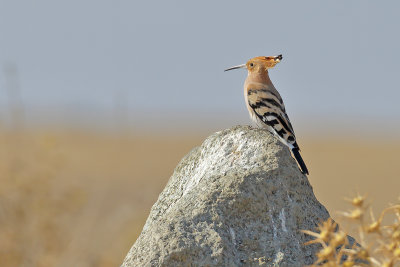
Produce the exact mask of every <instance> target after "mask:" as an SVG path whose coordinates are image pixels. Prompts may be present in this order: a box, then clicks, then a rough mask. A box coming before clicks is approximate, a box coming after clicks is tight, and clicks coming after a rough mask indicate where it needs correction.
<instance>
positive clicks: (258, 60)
mask: <svg viewBox="0 0 400 267" xmlns="http://www.w3.org/2000/svg"><path fill="white" fill-rule="evenodd" d="M281 60H282V55H278V56H274V57H254V58H252V59H250V60H249V61H247V63H246V64H242V65H238V66H234V67H231V68H228V69H226V70H225V71H228V70H235V69H247V70H248V71H249V72H260V71H266V70H268V69H272V68H273V67H275V65H276V64H278V63H279V62H281Z"/></svg>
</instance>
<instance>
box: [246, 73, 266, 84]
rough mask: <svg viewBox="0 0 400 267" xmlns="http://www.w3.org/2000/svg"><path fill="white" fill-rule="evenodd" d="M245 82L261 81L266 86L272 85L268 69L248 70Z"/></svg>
mask: <svg viewBox="0 0 400 267" xmlns="http://www.w3.org/2000/svg"><path fill="white" fill-rule="evenodd" d="M245 83H246V84H251V83H262V84H265V85H267V86H270V85H272V82H271V79H270V78H269V75H268V70H263V71H254V72H249V73H248V75H247V78H246V82H245Z"/></svg>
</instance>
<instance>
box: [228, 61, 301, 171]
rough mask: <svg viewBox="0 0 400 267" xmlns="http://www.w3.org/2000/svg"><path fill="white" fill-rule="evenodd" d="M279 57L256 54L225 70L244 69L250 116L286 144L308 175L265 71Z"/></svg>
mask: <svg viewBox="0 0 400 267" xmlns="http://www.w3.org/2000/svg"><path fill="white" fill-rule="evenodd" d="M281 60H282V55H278V56H275V57H255V58H252V59H250V60H249V61H247V63H246V64H243V65H238V66H234V67H231V68H229V69H226V70H225V71H228V70H234V69H241V68H243V69H247V71H248V75H247V78H246V81H245V83H244V98H245V101H246V106H247V109H248V111H249V113H250V117H251V119H252V120H253V121H254V122H255V123H256V125H257V126H258V127H260V128H264V129H267V130H268V131H270V132H271V133H272V134H274V135H275V136H277V137H278V138H279V139H280V140H281V141H282V143H284V144H285V145H286V146H288V147H289V148H290V149H291V151H292V153H293V155H294V158H295V159H296V160H297V162H298V164H299V165H300V168H301V171H302V172H303V173H304V174H308V170H307V167H306V164H305V163H304V161H303V159H302V157H301V155H300V148H299V146H298V144H297V142H296V136H295V134H294V131H293V127H292V124H291V123H290V120H289V117H288V115H287V114H286V110H285V105H284V104H283V100H282V97H281V95H280V94H279V92H278V91H277V90H276V89H275V86H274V85H273V84H272V82H271V79H270V78H269V75H268V70H269V69H272V68H273V67H275V65H276V64H278V63H279V62H280V61H281Z"/></svg>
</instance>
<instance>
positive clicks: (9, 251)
mask: <svg viewBox="0 0 400 267" xmlns="http://www.w3.org/2000/svg"><path fill="white" fill-rule="evenodd" d="M205 137H206V135H203V136H200V135H199V136H183V137H182V136H175V137H174V136H166V137H165V136H164V137H163V138H160V137H159V136H148V135H147V136H146V135H140V136H139V135H111V134H105V133H88V132H82V131H78V130H66V131H61V130H59V131H55V130H42V131H30V132H26V133H24V134H23V135H22V134H20V135H15V134H11V133H7V132H5V131H4V130H3V131H0V147H2V150H1V154H0V179H1V185H2V186H1V188H0V236H1V237H2V238H1V239H0V265H1V266H118V265H119V264H121V262H122V260H123V258H124V256H125V255H126V253H127V251H128V250H129V248H130V246H131V245H132V244H133V242H134V241H135V240H136V238H137V236H138V234H139V233H140V231H141V228H142V227H143V224H144V221H145V219H146V217H147V215H148V212H149V210H150V207H151V205H152V204H153V203H154V202H155V200H156V199H157V196H158V194H159V192H160V191H161V190H162V189H163V187H164V186H165V183H166V182H167V180H168V178H169V177H170V175H171V174H172V172H173V169H174V167H175V166H176V164H177V163H178V162H179V160H180V159H181V158H182V156H183V155H185V154H186V153H187V152H188V151H190V150H191V148H193V147H194V146H196V145H199V144H200V143H201V141H202V140H203V139H204V138H205ZM301 145H302V147H303V154H304V158H305V160H306V162H307V163H308V165H309V169H310V171H311V176H310V180H311V184H313V186H314V192H315V193H316V195H317V198H318V199H319V200H321V202H322V203H323V204H324V205H325V206H326V207H327V208H328V210H330V211H332V210H343V209H344V204H343V203H340V201H337V199H339V198H340V197H341V196H344V195H349V194H350V193H351V192H353V190H354V189H357V190H360V191H362V192H370V195H369V196H370V197H371V198H372V199H373V200H374V203H375V204H376V205H375V206H376V208H377V209H378V210H382V209H383V207H384V205H386V203H388V202H390V201H392V202H393V201H394V200H395V199H396V197H397V195H398V188H400V185H399V180H398V174H399V173H400V164H397V162H396V161H397V158H398V156H397V153H398V151H399V149H400V142H394V141H390V142H389V141H387V142H385V141H382V140H378V139H377V140H372V141H371V140H366V141H358V142H354V141H353V140H340V139H332V138H326V139H324V140H311V139H309V140H305V141H303V142H302V143H301ZM332 215H335V214H332ZM338 221H339V222H340V220H338Z"/></svg>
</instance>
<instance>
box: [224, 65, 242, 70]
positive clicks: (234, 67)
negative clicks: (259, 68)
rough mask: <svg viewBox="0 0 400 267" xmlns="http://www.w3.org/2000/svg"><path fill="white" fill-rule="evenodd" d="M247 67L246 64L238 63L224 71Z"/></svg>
mask: <svg viewBox="0 0 400 267" xmlns="http://www.w3.org/2000/svg"><path fill="white" fill-rule="evenodd" d="M245 68H246V64H242V65H237V66H233V67H230V68H228V69H226V70H224V71H228V70H236V69H245Z"/></svg>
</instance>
